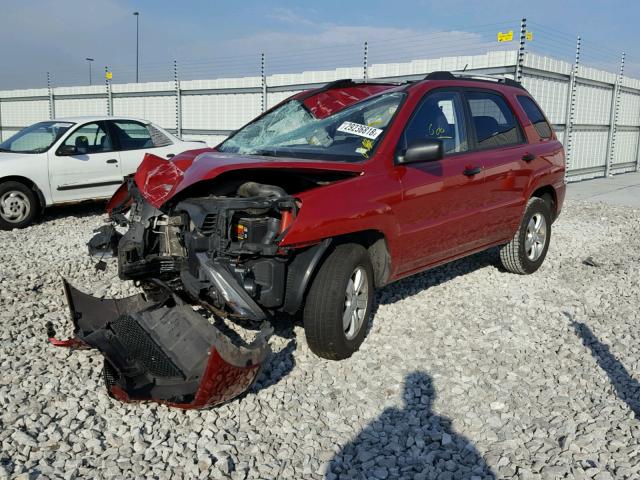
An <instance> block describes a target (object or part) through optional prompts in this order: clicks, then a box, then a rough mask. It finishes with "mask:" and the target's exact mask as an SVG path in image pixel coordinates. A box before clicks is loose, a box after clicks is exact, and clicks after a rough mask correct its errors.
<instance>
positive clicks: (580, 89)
mask: <svg viewBox="0 0 640 480" xmlns="http://www.w3.org/2000/svg"><path fill="white" fill-rule="evenodd" d="M576 89H577V90H576V123H577V124H584V125H608V124H609V116H610V112H611V96H612V95H613V86H611V87H608V86H600V85H594V84H586V83H581V82H578V83H577V86H576Z"/></svg>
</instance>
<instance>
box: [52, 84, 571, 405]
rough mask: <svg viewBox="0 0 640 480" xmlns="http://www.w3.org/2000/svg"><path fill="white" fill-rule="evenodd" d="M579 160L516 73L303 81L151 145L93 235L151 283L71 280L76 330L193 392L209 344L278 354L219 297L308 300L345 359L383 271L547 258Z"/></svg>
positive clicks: (256, 307) (329, 350)
mask: <svg viewBox="0 0 640 480" xmlns="http://www.w3.org/2000/svg"><path fill="white" fill-rule="evenodd" d="M564 173H565V163H564V153H563V148H562V145H561V144H560V142H559V141H558V140H557V138H556V136H555V134H554V132H553V130H552V129H551V127H550V125H549V122H548V121H547V119H546V118H545V116H544V115H543V113H542V111H541V110H540V108H539V107H538V105H537V104H536V102H535V101H534V100H533V99H532V98H531V95H530V94H529V93H528V92H527V91H526V90H525V89H524V88H523V87H522V86H521V85H520V84H519V83H516V82H514V81H512V80H508V79H496V78H488V77H486V78H478V77H471V76H467V77H465V76H455V75H453V74H451V73H449V72H435V73H432V74H430V75H429V76H427V77H426V78H425V79H424V80H422V81H417V82H408V83H403V84H393V83H372V82H361V83H358V82H354V81H351V80H343V81H338V82H334V83H331V84H328V85H326V86H325V87H323V88H320V89H315V90H311V91H307V92H303V93H300V94H297V95H294V96H293V97H291V98H289V99H287V100H285V101H284V102H282V103H280V104H279V105H277V106H275V107H274V108H272V109H271V110H269V111H267V112H265V113H264V114H263V115H261V116H260V117H258V118H256V119H255V120H253V121H252V122H250V123H249V124H247V125H246V126H245V127H243V128H241V129H240V130H238V131H236V132H234V133H233V134H232V135H231V136H230V137H229V138H228V139H227V140H225V141H224V142H223V143H221V144H220V145H218V146H217V147H216V148H215V149H203V150H194V151H190V152H185V153H183V154H180V155H178V156H176V157H175V158H173V159H172V160H171V161H167V160H166V159H163V158H159V157H155V156H153V155H147V156H146V158H145V160H144V162H143V163H142V165H141V166H140V168H139V169H138V171H137V173H136V174H135V176H133V177H131V178H129V179H128V180H127V181H126V182H125V184H124V185H123V186H122V187H121V188H120V190H118V192H117V193H116V194H115V195H114V197H113V199H112V200H111V202H110V204H109V207H108V209H109V211H110V215H111V219H112V221H113V222H114V223H116V224H119V225H120V226H124V227H127V228H128V231H127V232H126V233H125V234H124V236H122V235H120V234H119V233H118V232H117V231H116V230H115V228H114V227H113V226H112V225H108V226H105V227H103V229H102V230H101V231H100V232H99V233H98V235H97V236H96V237H94V239H92V241H91V243H90V248H92V249H93V252H94V253H100V252H102V253H104V252H106V251H108V250H110V249H113V251H114V253H115V254H116V255H117V256H118V264H119V274H120V277H121V278H122V279H127V280H135V281H137V282H139V283H140V284H141V285H142V286H143V287H144V289H145V291H146V292H147V294H146V297H140V298H137V299H136V300H135V301H134V302H131V301H130V302H129V303H127V304H123V303H117V302H118V301H115V300H108V301H107V300H101V301H99V300H97V299H92V298H91V297H88V296H86V295H84V294H82V293H81V292H79V291H77V290H75V289H73V288H72V287H71V286H69V285H67V287H66V288H67V296H68V298H69V302H70V305H71V308H72V310H73V311H74V318H76V319H78V318H79V319H80V320H76V337H77V338H76V339H75V341H78V342H83V343H84V344H89V345H90V346H93V347H97V348H99V349H100V350H101V351H102V352H103V353H104V354H105V356H106V358H107V362H106V364H105V365H106V367H107V368H106V371H107V373H108V375H107V377H108V378H109V380H108V382H107V383H108V385H110V386H111V390H110V391H111V392H112V393H114V394H115V393H119V395H120V398H158V399H162V400H164V401H170V402H174V403H180V404H182V405H184V404H186V403H189V402H191V403H189V405H192V404H193V402H194V401H195V400H194V399H196V397H197V394H196V390H197V389H198V388H202V386H201V385H200V382H201V380H202V377H203V375H204V373H206V372H205V369H206V371H207V372H209V373H212V372H215V371H217V370H215V368H217V367H215V368H214V367H212V366H211V360H210V357H211V354H212V353H214V352H217V353H218V354H219V355H220V356H221V357H222V358H223V360H225V361H226V362H227V363H230V364H233V365H235V366H236V367H247V366H255V365H257V364H259V363H260V361H261V360H262V359H263V358H264V355H265V354H264V350H265V349H266V348H267V347H266V346H265V345H266V341H264V339H265V338H266V337H267V336H268V331H266V330H264V331H263V335H262V337H261V339H262V340H263V341H261V342H258V343H255V342H254V344H253V345H250V346H248V349H247V350H246V351H243V352H240V353H238V352H235V353H234V352H231V351H230V349H231V347H230V346H229V345H227V344H226V343H225V342H227V340H225V339H224V338H223V337H224V335H222V334H221V333H220V331H219V330H216V331H215V332H213V330H212V329H214V327H213V325H211V323H210V322H207V321H206V320H203V318H204V317H203V316H208V315H211V314H212V313H213V314H215V316H217V317H218V318H219V317H226V318H236V319H244V320H250V321H258V322H263V321H265V320H269V319H272V318H273V317H275V316H277V314H278V313H279V312H286V313H289V314H296V313H297V312H302V317H303V322H304V328H305V332H306V337H307V341H308V344H309V347H310V348H311V349H312V350H313V351H314V352H315V353H316V354H317V355H319V356H321V357H324V358H328V359H335V360H338V359H344V358H347V357H349V356H350V355H351V354H352V353H353V352H355V351H356V350H357V349H358V347H359V346H360V344H361V343H362V341H363V339H364V337H365V334H366V332H367V325H368V323H369V317H370V313H371V306H372V302H373V293H374V289H376V288H379V287H382V286H384V285H386V284H388V283H390V282H393V281H396V280H398V279H401V278H403V277H407V276H409V275H412V274H414V273H417V272H422V271H424V270H427V269H429V268H432V267H434V266H437V265H441V264H443V263H446V262H450V261H452V260H455V259H458V258H461V257H464V256H466V255H471V254H473V253H476V252H479V251H481V250H485V249H487V248H490V247H495V246H499V248H500V259H501V261H502V264H503V266H504V268H505V269H506V270H508V271H511V272H514V273H519V274H529V273H533V272H535V271H536V270H537V269H538V268H539V267H540V265H541V264H542V262H543V261H544V258H545V255H546V253H547V249H548V247H549V241H550V236H551V224H552V223H553V221H554V220H555V219H556V217H557V216H558V214H559V212H560V208H561V206H562V203H563V199H564V194H565V181H564ZM105 302H114V303H109V304H108V305H107V304H106V303H105ZM185 305H186V306H188V308H185ZM194 308H195V310H194ZM107 310H108V312H107ZM196 311H197V312H199V314H197V313H196ZM123 318H124V319H126V322H125V323H126V325H119V324H118V322H120V323H122V322H124V320H123ZM105 332H108V333H109V335H107V334H106V333H105ZM212 332H213V333H212ZM52 336H53V335H52ZM134 339H135V341H134ZM223 343H224V345H222V344H223ZM227 343H228V342H227ZM136 345H138V347H136ZM139 345H146V346H145V347H144V348H142V350H145V349H147V350H145V351H146V352H147V353H146V354H144V355H146V356H144V355H143V353H140V351H141V347H139ZM136 349H137V350H136ZM151 350H153V352H152V353H153V355H152V354H151V353H148V352H149V351H151ZM247 352H249V353H247ZM242 354H244V355H245V357H242ZM238 355H240V357H241V358H240V357H238ZM247 355H248V356H247ZM252 355H253V356H252ZM143 357H144V358H143ZM149 358H153V359H154V360H153V361H152V360H149ZM131 359H134V360H136V359H137V360H136V361H137V363H135V362H134V361H133V360H131ZM158 359H160V360H158ZM132 362H133V363H132ZM154 362H155V363H154ZM158 362H160V363H162V368H159V367H158V365H157V363H158ZM207 365H208V366H207ZM212 368H214V370H211V371H210V370H209V369H212ZM132 371H135V375H134V374H132V373H131V372H132ZM234 375H235V374H229V376H230V378H231V377H233V378H236V377H234ZM205 376H206V375H205ZM167 378H174V379H175V378H178V379H180V378H182V379H183V380H174V381H169V380H167ZM185 378H190V379H191V380H190V381H191V383H189V382H187V380H184V379H185ZM247 378H249V380H248V382H249V383H250V380H251V379H252V378H254V377H253V376H251V375H248V377H247ZM234 381H235V380H234ZM234 381H232V382H231V384H232V386H233V385H236V386H237V383H234ZM109 382H111V383H109ZM162 382H166V384H167V385H169V384H170V385H169V386H168V387H167V388H165V389H164V390H162V389H161V388H159V387H158V385H159V384H162ZM172 382H173V383H172ZM187 384H188V385H187ZM185 385H187V386H185ZM199 385H200V386H199ZM246 385H247V382H245V383H244V384H243V388H244V387H246ZM225 388H227V389H228V388H230V387H228V386H227V387H225ZM215 389H218V391H220V387H219V386H216V387H215V388H214V390H215ZM223 390H224V389H223ZM236 390H237V389H236ZM236 390H233V388H231V394H227V395H226V396H225V395H222V396H221V397H219V398H218V397H216V398H218V399H220V398H223V399H228V398H230V397H231V396H233V393H234V392H236ZM199 391H200V390H198V392H199ZM225 392H226V390H225ZM236 393H237V392H236ZM196 403H197V402H196ZM208 403H209V404H212V403H216V401H209V402H208Z"/></svg>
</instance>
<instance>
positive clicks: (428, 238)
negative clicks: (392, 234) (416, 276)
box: [395, 90, 486, 273]
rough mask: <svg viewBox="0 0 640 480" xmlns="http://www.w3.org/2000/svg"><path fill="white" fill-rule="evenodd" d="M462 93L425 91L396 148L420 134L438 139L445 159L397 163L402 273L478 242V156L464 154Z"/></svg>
mask: <svg viewBox="0 0 640 480" xmlns="http://www.w3.org/2000/svg"><path fill="white" fill-rule="evenodd" d="M468 130H469V129H468V128H467V125H466V121H465V113H464V108H463V100H462V95H461V93H459V92H458V91H455V90H451V91H449V90H437V91H435V92H431V93H428V94H427V95H426V97H425V98H424V99H423V100H422V101H421V103H420V104H419V105H418V107H417V108H416V111H415V112H414V114H413V116H412V118H411V119H410V120H409V122H408V124H407V126H406V128H405V131H404V133H403V135H402V137H401V140H400V145H399V149H400V150H402V149H406V148H407V147H409V146H410V145H411V143H412V142H414V141H416V140H419V139H438V140H441V141H442V142H443V144H444V151H445V154H444V158H442V159H441V160H438V161H433V162H426V163H416V164H408V165H398V166H396V167H395V168H397V169H399V172H398V173H399V176H400V178H401V183H402V190H403V202H402V208H401V209H400V210H399V211H398V212H397V215H398V220H399V223H400V230H401V233H400V241H401V242H402V243H401V244H402V245H403V251H404V254H403V258H402V267H401V269H402V272H403V273H408V272H411V271H415V270H419V269H421V268H422V267H425V266H428V265H432V264H434V263H438V262H440V261H443V260H446V259H448V258H451V257H455V256H457V255H459V254H461V253H464V252H467V251H470V250H473V249H474V248H476V247H478V246H480V245H482V244H483V242H484V239H483V238H482V235H481V232H482V231H483V227H482V218H481V217H482V216H481V215H480V213H481V212H482V209H483V207H484V205H485V202H486V199H485V198H484V191H483V171H482V168H481V167H482V166H481V164H480V163H478V162H479V158H478V157H477V156H476V154H474V153H469V140H468V133H469V132H468Z"/></svg>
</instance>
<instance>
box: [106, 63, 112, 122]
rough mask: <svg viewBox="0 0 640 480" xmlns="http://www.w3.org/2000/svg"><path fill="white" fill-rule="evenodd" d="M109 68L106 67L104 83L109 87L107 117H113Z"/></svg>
mask: <svg viewBox="0 0 640 480" xmlns="http://www.w3.org/2000/svg"><path fill="white" fill-rule="evenodd" d="M107 73H109V67H104V81H105V84H106V87H107V117H111V116H113V98H112V97H111V81H110V80H109V77H108V75H107Z"/></svg>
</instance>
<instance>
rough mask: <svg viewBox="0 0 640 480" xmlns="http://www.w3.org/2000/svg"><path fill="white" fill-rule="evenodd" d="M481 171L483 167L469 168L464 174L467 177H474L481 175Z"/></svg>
mask: <svg viewBox="0 0 640 480" xmlns="http://www.w3.org/2000/svg"><path fill="white" fill-rule="evenodd" d="M481 171H482V167H467V168H465V169H464V171H463V172H462V173H464V174H465V175H466V176H467V177H473V176H474V175H477V174H479V173H480V172H481Z"/></svg>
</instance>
